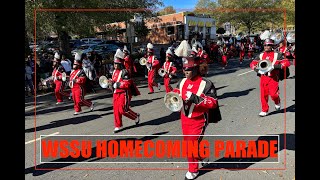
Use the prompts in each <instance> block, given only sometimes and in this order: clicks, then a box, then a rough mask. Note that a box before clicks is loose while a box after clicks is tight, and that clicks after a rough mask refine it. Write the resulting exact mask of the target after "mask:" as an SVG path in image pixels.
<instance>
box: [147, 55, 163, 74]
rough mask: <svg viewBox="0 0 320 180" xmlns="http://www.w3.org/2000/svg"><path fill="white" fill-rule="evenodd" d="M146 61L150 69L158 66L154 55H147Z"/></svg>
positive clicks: (158, 63)
mask: <svg viewBox="0 0 320 180" xmlns="http://www.w3.org/2000/svg"><path fill="white" fill-rule="evenodd" d="M147 62H148V63H149V64H151V70H155V71H157V70H158V69H159V66H160V62H159V60H158V59H157V57H155V56H154V55H152V56H148V59H147Z"/></svg>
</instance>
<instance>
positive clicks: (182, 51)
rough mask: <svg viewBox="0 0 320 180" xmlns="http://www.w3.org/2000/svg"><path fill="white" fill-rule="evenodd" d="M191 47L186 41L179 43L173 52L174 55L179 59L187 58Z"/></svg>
mask: <svg viewBox="0 0 320 180" xmlns="http://www.w3.org/2000/svg"><path fill="white" fill-rule="evenodd" d="M191 51H192V50H191V47H190V45H189V43H188V41H187V40H183V41H181V43H180V45H179V46H178V47H177V48H176V49H175V50H174V53H175V54H176V55H177V56H179V57H188V56H190V54H191Z"/></svg>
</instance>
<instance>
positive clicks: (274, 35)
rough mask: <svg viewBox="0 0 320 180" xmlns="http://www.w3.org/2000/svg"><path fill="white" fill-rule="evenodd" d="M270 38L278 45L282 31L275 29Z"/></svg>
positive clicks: (281, 37) (281, 39)
mask: <svg viewBox="0 0 320 180" xmlns="http://www.w3.org/2000/svg"><path fill="white" fill-rule="evenodd" d="M270 39H272V40H273V41H274V45H278V44H279V43H280V42H282V41H283V39H284V36H283V32H282V31H276V32H275V33H272V34H271V36H270Z"/></svg>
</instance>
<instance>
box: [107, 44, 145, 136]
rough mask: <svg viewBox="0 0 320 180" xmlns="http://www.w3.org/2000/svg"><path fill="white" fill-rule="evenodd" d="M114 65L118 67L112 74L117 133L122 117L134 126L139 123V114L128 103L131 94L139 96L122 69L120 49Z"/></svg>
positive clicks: (126, 72) (127, 74)
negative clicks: (131, 121) (129, 120)
mask: <svg viewBox="0 0 320 180" xmlns="http://www.w3.org/2000/svg"><path fill="white" fill-rule="evenodd" d="M117 51H118V52H117V53H116V56H115V59H114V63H115V64H117V65H118V66H119V67H118V68H115V69H114V71H113V73H112V83H113V89H114V91H113V114H114V126H115V129H114V133H116V132H118V131H119V130H120V128H121V127H122V126H123V124H122V115H123V116H126V117H127V118H129V119H131V120H134V121H135V123H136V124H138V123H139V121H140V114H139V113H136V112H134V111H132V110H131V108H130V101H131V98H132V94H133V93H135V95H140V92H139V91H138V89H137V88H136V86H135V85H134V83H133V81H132V80H131V79H130V76H129V73H128V71H127V70H126V69H125V68H123V66H124V65H123V61H124V60H123V59H122V58H123V56H124V55H122V54H121V51H120V49H118V50H117ZM133 91H135V92H133Z"/></svg>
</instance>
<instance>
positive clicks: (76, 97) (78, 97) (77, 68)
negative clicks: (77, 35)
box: [69, 53, 94, 115]
mask: <svg viewBox="0 0 320 180" xmlns="http://www.w3.org/2000/svg"><path fill="white" fill-rule="evenodd" d="M72 68H73V70H72V71H71V73H70V81H69V86H70V88H71V91H72V99H73V102H74V111H75V112H74V115H77V114H80V112H81V111H82V110H81V106H83V105H84V106H87V107H90V111H93V109H94V102H91V101H90V100H86V99H84V96H85V92H86V91H85V88H84V86H85V83H86V80H87V77H86V74H85V72H84V70H83V69H82V62H81V56H80V55H79V54H78V53H76V55H75V59H74V63H73V67H72Z"/></svg>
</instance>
